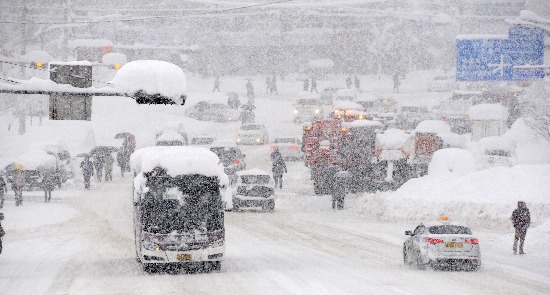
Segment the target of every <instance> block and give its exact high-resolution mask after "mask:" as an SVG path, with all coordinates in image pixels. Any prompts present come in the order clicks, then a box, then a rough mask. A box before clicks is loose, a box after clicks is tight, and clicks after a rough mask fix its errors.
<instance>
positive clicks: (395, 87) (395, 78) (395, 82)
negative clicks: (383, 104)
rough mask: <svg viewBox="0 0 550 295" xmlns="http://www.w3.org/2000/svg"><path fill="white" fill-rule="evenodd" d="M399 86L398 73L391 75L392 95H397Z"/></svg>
mask: <svg viewBox="0 0 550 295" xmlns="http://www.w3.org/2000/svg"><path fill="white" fill-rule="evenodd" d="M399 85H401V81H399V73H395V75H393V93H399Z"/></svg>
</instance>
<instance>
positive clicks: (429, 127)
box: [415, 120, 451, 134]
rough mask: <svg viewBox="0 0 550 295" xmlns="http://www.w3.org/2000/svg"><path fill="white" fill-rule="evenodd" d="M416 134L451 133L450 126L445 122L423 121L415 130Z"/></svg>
mask: <svg viewBox="0 0 550 295" xmlns="http://www.w3.org/2000/svg"><path fill="white" fill-rule="evenodd" d="M415 131H416V132H430V133H435V134H444V133H450V132H451V126H449V124H447V122H445V121H441V120H425V121H422V122H420V123H418V125H417V126H416V128H415Z"/></svg>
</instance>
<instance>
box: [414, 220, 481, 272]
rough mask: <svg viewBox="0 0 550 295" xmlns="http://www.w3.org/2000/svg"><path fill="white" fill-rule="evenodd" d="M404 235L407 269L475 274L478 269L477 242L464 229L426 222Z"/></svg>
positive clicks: (441, 223) (457, 226) (454, 224)
mask: <svg viewBox="0 0 550 295" xmlns="http://www.w3.org/2000/svg"><path fill="white" fill-rule="evenodd" d="M405 234H406V235H408V236H410V237H409V238H408V239H407V240H405V243H404V244H403V260H404V262H405V265H406V266H416V267H418V268H420V269H425V268H426V267H427V266H429V267H432V268H456V269H465V270H472V271H474V270H477V269H478V268H479V266H480V265H481V254H480V250H479V240H478V238H476V237H475V236H473V235H472V231H471V230H470V228H468V227H467V226H466V225H463V224H460V223H455V222H448V221H447V220H443V221H438V222H428V223H422V224H420V225H419V226H417V227H416V229H415V230H414V231H413V232H411V231H406V232H405Z"/></svg>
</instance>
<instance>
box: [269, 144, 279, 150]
mask: <svg viewBox="0 0 550 295" xmlns="http://www.w3.org/2000/svg"><path fill="white" fill-rule="evenodd" d="M276 148H277V146H275V145H270V146H269V149H271V150H274V149H276Z"/></svg>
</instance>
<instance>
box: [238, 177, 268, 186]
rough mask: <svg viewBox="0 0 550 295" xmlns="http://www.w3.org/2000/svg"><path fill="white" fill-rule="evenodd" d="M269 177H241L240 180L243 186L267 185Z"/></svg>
mask: <svg viewBox="0 0 550 295" xmlns="http://www.w3.org/2000/svg"><path fill="white" fill-rule="evenodd" d="M270 178H271V177H270V176H269V175H242V176H241V180H242V182H243V184H268V183H269V180H270Z"/></svg>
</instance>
